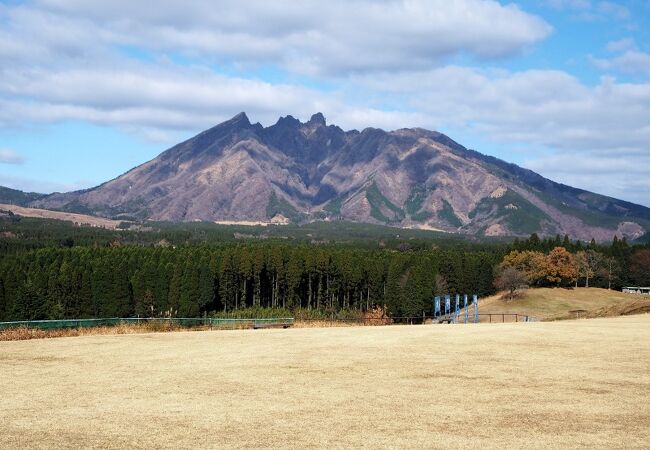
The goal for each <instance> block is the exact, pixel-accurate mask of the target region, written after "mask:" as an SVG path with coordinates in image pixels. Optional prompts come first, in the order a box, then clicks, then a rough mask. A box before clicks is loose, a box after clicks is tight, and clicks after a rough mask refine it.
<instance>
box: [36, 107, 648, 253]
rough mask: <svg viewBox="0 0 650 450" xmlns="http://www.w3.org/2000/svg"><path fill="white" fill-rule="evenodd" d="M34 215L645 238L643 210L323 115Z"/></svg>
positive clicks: (216, 139) (149, 166)
mask: <svg viewBox="0 0 650 450" xmlns="http://www.w3.org/2000/svg"><path fill="white" fill-rule="evenodd" d="M31 206H37V207H44V208H54V209H62V210H68V211H77V212H82V213H94V214H98V215H102V216H106V217H122V218H123V217H135V218H139V219H154V220H169V221H188V220H206V221H214V220H257V221H270V220H272V219H275V220H276V221H277V220H280V221H287V220H288V221H291V222H302V221H308V220H316V219H323V220H334V219H348V220H352V221H357V222H368V223H383V224H390V225H393V226H399V227H416V228H435V229H442V230H446V231H453V232H460V233H467V234H477V235H489V236H494V235H528V234H530V233H533V232H537V233H540V234H547V235H548V234H556V233H560V234H568V235H569V236H571V237H572V238H580V239H591V238H595V239H597V240H607V239H611V238H612V237H613V236H614V234H618V235H619V236H626V237H628V238H637V237H639V236H641V235H643V234H645V233H646V231H647V230H648V229H650V209H649V208H646V207H643V206H639V205H635V204H632V203H628V202H624V201H620V200H616V199H612V198H609V197H605V196H601V195H597V194H593V193H590V192H587V191H583V190H580V189H575V188H572V187H569V186H565V185H562V184H558V183H554V182H552V181H550V180H548V179H546V178H543V177H541V176H540V175H538V174H536V173H534V172H532V171H529V170H526V169H522V168H520V167H518V166H516V165H513V164H508V163H506V162H504V161H501V160H498V159H496V158H493V157H489V156H485V155H482V154H480V153H478V152H476V151H473V150H468V149H466V148H465V147H463V146H461V145H460V144H458V143H456V142H454V141H453V140H451V139H450V138H448V137H447V136H445V135H443V134H440V133H437V132H434V131H428V130H424V129H419V128H415V129H401V130H395V131H390V132H386V131H384V130H380V129H373V128H367V129H365V130H363V131H361V132H359V131H356V130H352V131H343V130H342V129H341V128H339V127H337V126H333V125H327V123H326V121H325V118H324V117H323V115H322V114H320V113H318V114H314V116H312V118H311V119H310V120H309V121H308V122H306V123H302V122H300V121H298V120H297V119H295V118H293V117H291V116H287V117H283V118H280V119H279V120H278V122H277V123H276V124H274V125H272V126H270V127H266V128H264V127H262V126H261V125H260V124H259V123H257V124H251V123H250V121H249V120H248V117H246V115H245V114H244V113H240V114H238V115H237V116H235V117H233V118H232V119H230V120H228V121H226V122H224V123H222V124H219V125H217V126H215V127H213V128H211V129H209V130H206V131H204V132H202V133H200V134H198V135H197V136H195V137H193V138H191V139H189V140H187V141H185V142H182V143H180V144H178V145H176V146H174V147H172V148H170V149H169V150H167V151H165V152H163V153H162V154H161V155H160V156H158V157H157V158H155V159H153V160H151V161H149V162H147V163H145V164H143V165H141V166H139V167H136V168H134V169H132V170H131V171H129V172H127V173H125V174H124V175H122V176H120V177H118V178H116V179H114V180H111V181H109V182H107V183H104V184H102V185H101V186H98V187H96V188H93V189H89V190H86V191H79V192H71V193H67V194H53V195H51V196H48V197H45V198H41V199H36V200H34V201H32V202H31Z"/></svg>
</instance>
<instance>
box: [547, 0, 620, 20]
mask: <svg viewBox="0 0 650 450" xmlns="http://www.w3.org/2000/svg"><path fill="white" fill-rule="evenodd" d="M542 3H543V4H544V5H546V6H548V7H550V8H553V9H557V10H560V11H568V12H570V13H571V14H572V17H573V18H574V19H577V20H584V21H595V20H599V21H602V20H607V19H611V18H614V19H617V20H627V19H630V18H631V13H630V10H629V9H628V7H627V6H625V5H622V4H621V3H619V2H611V1H598V2H594V1H591V0H544V1H543V2H542Z"/></svg>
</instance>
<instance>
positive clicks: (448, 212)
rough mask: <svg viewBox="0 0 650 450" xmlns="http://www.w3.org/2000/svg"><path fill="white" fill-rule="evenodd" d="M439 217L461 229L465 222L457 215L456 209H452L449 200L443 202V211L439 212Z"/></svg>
mask: <svg viewBox="0 0 650 450" xmlns="http://www.w3.org/2000/svg"><path fill="white" fill-rule="evenodd" d="M438 217H440V218H441V219H442V220H444V221H445V222H447V223H448V224H449V225H451V226H454V227H460V226H462V225H463V222H461V221H460V219H459V218H458V216H457V215H456V213H454V208H452V207H451V205H450V204H449V202H448V201H447V200H443V201H442V210H440V211H439V212H438Z"/></svg>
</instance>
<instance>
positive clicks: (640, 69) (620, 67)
mask: <svg viewBox="0 0 650 450" xmlns="http://www.w3.org/2000/svg"><path fill="white" fill-rule="evenodd" d="M591 61H592V63H593V64H594V65H595V66H596V67H598V68H600V69H603V70H617V71H619V72H621V73H627V74H640V75H648V76H650V53H644V52H641V51H637V50H627V51H626V52H624V53H622V54H621V55H618V56H616V57H614V58H609V59H606V58H603V59H601V58H591Z"/></svg>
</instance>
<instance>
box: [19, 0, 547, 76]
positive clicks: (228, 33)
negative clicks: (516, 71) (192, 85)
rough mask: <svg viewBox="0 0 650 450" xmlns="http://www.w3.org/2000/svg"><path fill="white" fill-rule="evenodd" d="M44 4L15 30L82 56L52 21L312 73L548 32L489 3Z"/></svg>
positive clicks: (416, 61)
mask: <svg viewBox="0 0 650 450" xmlns="http://www.w3.org/2000/svg"><path fill="white" fill-rule="evenodd" d="M39 6H40V8H39V9H38V10H36V11H34V10H33V8H27V7H26V8H16V11H14V10H11V11H10V12H9V16H10V17H12V18H13V19H14V20H15V21H16V22H17V23H18V24H21V23H27V25H28V26H30V27H31V26H32V25H33V24H38V25H39V26H40V28H41V29H43V30H44V34H45V39H43V41H45V42H48V43H49V42H53V43H55V45H57V46H59V47H60V48H63V49H67V50H68V54H75V52H78V51H79V48H78V45H79V43H80V42H84V39H80V38H81V37H82V36H74V35H73V36H72V37H70V38H68V37H67V36H68V35H66V33H65V32H63V31H64V29H63V28H64V27H65V28H68V27H67V26H66V24H65V22H64V23H63V24H59V21H58V20H54V19H52V18H50V19H47V18H48V17H49V16H57V17H58V16H62V17H63V18H64V21H74V20H77V21H78V25H77V26H75V27H74V29H75V30H76V31H77V32H78V33H80V34H82V35H83V37H84V38H85V39H90V41H91V42H98V41H99V42H102V43H104V44H123V45H135V46H139V47H143V48H147V49H154V50H158V51H166V52H181V53H183V54H185V55H191V56H196V57H200V58H204V59H208V60H212V61H217V62H219V63H228V62H233V61H234V62H236V63H237V64H242V63H244V64H245V63H250V64H260V63H262V64H278V65H281V66H283V67H285V68H288V69H290V70H292V71H294V72H301V73H312V74H337V75H340V74H341V73H345V72H350V71H352V72H358V71H369V70H370V71H372V70H386V69H398V68H399V69H401V68H403V66H404V64H405V63H406V64H409V65H411V66H413V67H420V68H423V67H431V66H435V65H439V64H440V63H441V61H443V60H444V58H446V57H448V56H452V55H457V54H467V55H471V56H474V57H477V58H499V57H503V56H508V55H512V54H516V53H519V52H521V51H522V50H523V49H525V48H527V47H528V46H530V45H533V44H535V43H537V42H539V41H541V40H543V39H544V38H545V37H547V36H548V35H549V33H550V32H551V27H550V25H548V24H547V23H546V22H545V21H544V20H543V19H541V18H539V17H537V16H534V15H531V14H528V13H526V12H524V11H522V10H521V9H520V8H519V7H517V6H516V5H513V4H510V5H505V6H504V5H501V4H500V3H498V2H496V1H493V0H455V1H454V2H448V1H446V0H428V1H425V0H409V1H398V0H387V1H383V2H376V1H371V0H354V1H347V0H332V1H329V2H321V1H315V0H311V1H309V0H305V1H301V2H294V1H275V2H268V1H265V0H250V1H246V2H241V1H235V0H225V1H224V0H222V1H220V2H204V1H199V0H187V1H184V2H182V3H179V2H177V1H171V0H167V1H158V2H156V4H155V7H152V5H151V3H150V2H141V1H140V2H138V1H133V0H115V1H112V2H87V1H77V0H43V1H41V2H39ZM32 13H33V14H32ZM30 14H31V15H30ZM46 19H47V20H46ZM15 28H18V27H15ZM88 28H89V29H92V30H93V32H91V33H89V32H88V31H87V29H88ZM36 37H37V38H38V36H36ZM43 45H46V44H45V43H44V44H43Z"/></svg>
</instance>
